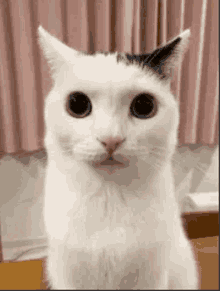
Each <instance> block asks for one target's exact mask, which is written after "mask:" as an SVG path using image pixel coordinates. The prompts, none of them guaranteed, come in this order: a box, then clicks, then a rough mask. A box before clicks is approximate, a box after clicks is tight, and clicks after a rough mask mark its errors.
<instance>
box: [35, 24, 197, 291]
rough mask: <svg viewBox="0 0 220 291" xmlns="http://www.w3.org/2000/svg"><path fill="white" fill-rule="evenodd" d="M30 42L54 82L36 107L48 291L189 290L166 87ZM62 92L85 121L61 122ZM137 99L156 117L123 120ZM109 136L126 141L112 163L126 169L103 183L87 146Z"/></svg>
mask: <svg viewBox="0 0 220 291" xmlns="http://www.w3.org/2000/svg"><path fill="white" fill-rule="evenodd" d="M39 36H40V43H41V46H42V48H43V51H44V53H45V56H46V58H47V59H48V61H49V62H50V63H51V66H52V68H53V74H52V76H53V79H54V86H53V88H52V90H51V92H50V93H49V95H48V96H47V99H46V101H45V123H46V137H45V145H46V148H47V152H48V168H47V175H46V181H45V199H44V220H45V226H46V230H47V234H48V243H49V251H48V261H47V272H48V276H49V280H50V283H51V285H52V288H53V289H168V288H173V289H197V288H198V286H197V284H198V279H197V271H196V265H195V261H194V256H193V252H192V249H191V245H190V243H189V241H188V240H187V238H186V235H185V233H184V231H183V227H182V223H181V219H180V211H179V207H178V205H177V203H176V198H175V193H174V183H173V177H172V171H171V158H172V155H173V153H174V150H175V146H176V144H177V129H178V125H179V113H178V105H177V103H176V101H175V99H174V98H173V96H172V94H171V93H170V88H169V83H168V82H167V83H165V82H162V81H160V80H159V79H158V78H157V76H156V75H154V74H152V73H151V72H150V71H143V70H141V69H140V68H139V67H138V66H136V65H134V66H126V65H124V64H123V63H117V62H116V58H115V56H114V55H109V56H103V55H95V56H85V55H82V54H80V53H78V52H76V51H74V50H73V49H71V48H68V47H67V46H65V45H64V44H62V43H61V42H59V41H58V40H57V39H56V38H54V37H52V36H51V35H50V34H49V33H47V32H46V31H45V30H44V29H43V28H42V27H40V28H39ZM188 37H189V33H185V34H183V43H186V42H185V41H184V39H185V40H186V39H188ZM179 51H180V52H181V49H180V50H179ZM71 91H83V92H84V93H85V94H87V95H88V96H89V98H90V99H91V102H92V106H93V109H92V110H93V111H92V114H91V115H89V116H87V117H86V118H82V119H77V118H73V117H72V116H70V115H69V114H68V113H67V111H66V109H65V104H66V103H65V102H66V97H67V95H68V94H69V93H70V92H71ZM146 91H147V92H149V93H151V94H152V95H154V96H155V98H156V99H157V102H158V108H159V110H158V112H157V114H156V115H155V116H154V117H153V118H150V119H146V120H140V119H137V118H134V117H132V116H130V115H129V106H130V103H131V101H132V99H133V98H134V97H135V96H136V95H137V94H139V93H141V92H146ZM109 136H121V137H122V138H125V137H126V141H125V143H123V145H122V146H121V147H120V148H119V149H118V150H117V151H116V153H115V157H116V158H117V159H118V160H119V161H126V162H127V167H125V168H123V169H120V170H117V169H116V170H115V171H114V172H113V173H111V174H110V173H109V172H108V171H107V170H106V171H104V170H103V169H95V168H94V167H93V166H92V162H93V161H96V160H100V158H101V157H102V156H103V155H104V154H105V150H104V147H103V146H102V145H101V143H100V142H99V141H98V140H97V138H98V139H100V140H103V139H105V138H106V137H109Z"/></svg>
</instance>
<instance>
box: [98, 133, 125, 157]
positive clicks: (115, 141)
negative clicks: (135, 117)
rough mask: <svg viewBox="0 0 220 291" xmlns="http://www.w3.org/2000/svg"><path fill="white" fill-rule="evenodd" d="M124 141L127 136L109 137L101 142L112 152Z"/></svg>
mask: <svg viewBox="0 0 220 291" xmlns="http://www.w3.org/2000/svg"><path fill="white" fill-rule="evenodd" d="M124 141H125V138H124V139H122V138H121V137H108V138H106V139H104V140H102V141H100V142H101V144H102V145H103V146H104V147H105V148H106V150H107V151H108V152H109V153H110V154H112V153H113V152H114V151H115V150H116V149H117V148H118V147H119V146H120V145H121V144H122V143H123V142H124Z"/></svg>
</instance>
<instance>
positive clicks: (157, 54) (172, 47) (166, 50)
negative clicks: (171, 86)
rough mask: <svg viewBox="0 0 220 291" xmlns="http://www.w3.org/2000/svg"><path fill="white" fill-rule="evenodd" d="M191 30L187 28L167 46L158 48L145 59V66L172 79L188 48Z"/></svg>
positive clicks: (162, 76) (161, 75) (163, 77)
mask: <svg viewBox="0 0 220 291" xmlns="http://www.w3.org/2000/svg"><path fill="white" fill-rule="evenodd" d="M189 40H190V30H189V29H187V30H185V31H184V32H182V33H181V34H180V35H179V36H178V37H175V38H174V39H172V40H171V41H169V42H168V43H167V44H166V45H165V46H163V47H160V48H158V49H156V50H155V51H154V52H152V53H151V54H149V56H148V57H147V58H146V59H145V61H144V66H145V65H147V66H148V67H150V68H152V69H153V70H154V71H155V72H156V73H158V74H159V76H160V77H161V78H162V79H168V80H170V79H172V77H173V72H174V69H175V67H176V66H178V65H179V63H180V62H181V61H182V59H183V55H184V54H185V52H186V51H187V49H188V46H189Z"/></svg>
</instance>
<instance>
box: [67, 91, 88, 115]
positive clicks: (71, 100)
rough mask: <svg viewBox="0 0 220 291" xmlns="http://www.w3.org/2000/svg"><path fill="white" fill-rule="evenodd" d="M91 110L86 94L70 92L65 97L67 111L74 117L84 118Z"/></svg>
mask: <svg viewBox="0 0 220 291" xmlns="http://www.w3.org/2000/svg"><path fill="white" fill-rule="evenodd" d="M91 111H92V104H91V101H90V100H89V98H88V96H86V95H85V94H84V93H82V92H72V93H70V94H69V95H68V97H67V112H68V113H69V114H70V115H71V116H73V117H75V118H84V117H86V116H88V115H89V114H90V113H91Z"/></svg>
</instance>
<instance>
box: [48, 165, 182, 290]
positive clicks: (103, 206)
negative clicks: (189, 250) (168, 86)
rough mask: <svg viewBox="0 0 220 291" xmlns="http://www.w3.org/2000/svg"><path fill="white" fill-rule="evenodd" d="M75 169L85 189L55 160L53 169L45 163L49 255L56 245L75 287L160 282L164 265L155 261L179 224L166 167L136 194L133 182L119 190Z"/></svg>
mask: <svg viewBox="0 0 220 291" xmlns="http://www.w3.org/2000/svg"><path fill="white" fill-rule="evenodd" d="M75 166H76V165H75ZM52 169H53V170H52ZM146 170H147V169H146ZM76 171H77V173H78V176H77V177H78V183H79V185H80V184H81V183H82V182H83V181H84V182H86V184H87V185H88V188H87V187H85V188H83V187H82V188H81V191H80V189H79V188H78V187H77V183H76V181H75V180H72V179H71V174H70V173H69V176H68V175H62V174H61V172H60V171H59V170H58V169H55V167H54V164H53V163H51V168H50V164H49V168H48V174H47V178H46V191H47V195H46V196H45V205H44V217H45V225H46V228H47V232H48V233H49V234H50V235H49V237H48V239H49V242H50V243H51V245H53V248H52V250H50V252H51V256H53V252H54V255H55V250H56V246H57V247H58V246H59V248H60V249H61V250H62V251H63V256H64V259H65V260H66V268H69V270H72V274H73V282H74V285H75V287H76V288H80V289H81V288H83V289H84V288H85V289H86V288H92V286H93V287H94V289H103V288H104V289H116V288H122V289H123V288H131V287H132V286H133V287H134V288H135V286H136V288H139V287H140V288H141V286H142V287H143V286H145V287H147V286H148V285H147V284H149V286H152V285H155V284H156V285H157V284H159V281H160V280H162V278H161V279H159V278H160V275H161V274H162V275H163V276H165V273H164V272H165V269H163V268H162V265H160V264H157V263H156V262H158V261H160V262H165V260H166V256H167V255H168V254H169V250H171V241H173V239H174V233H175V231H176V229H179V227H180V226H179V220H178V215H177V210H176V207H175V201H174V195H172V193H168V192H170V191H173V188H172V187H170V185H172V184H171V183H170V182H171V181H170V167H168V166H167V167H166V169H164V170H163V172H162V173H161V175H159V176H158V175H157V176H154V177H152V178H153V179H152V180H151V181H148V185H146V184H145V192H140V191H139V192H138V191H137V192H136V193H135V189H134V188H132V187H134V185H133V186H132V185H131V186H130V188H129V187H128V189H126V191H124V192H123V188H120V187H119V186H118V185H115V183H107V182H105V183H103V181H102V179H101V177H99V176H94V175H93V174H92V173H90V175H89V170H88V172H86V170H85V168H83V169H80V166H78V167H77V166H76ZM82 171H83V172H82ZM81 174H83V175H82V176H80V175H81ZM87 174H88V175H87ZM161 177H164V179H163V178H161ZM58 180H59V183H56V184H54V183H53V182H54V181H58ZM146 181H147V179H146ZM53 185H54V186H53ZM155 189H157V190H156V191H155ZM161 190H162V191H161ZM132 191H133V192H132ZM152 191H153V192H152ZM168 194H169V195H168ZM123 196H124V197H123ZM52 199H53V205H51V200H52ZM51 206H52V207H51ZM174 219H176V222H175V223H173V220H174ZM175 235H177V233H175ZM61 250H60V251H61ZM62 251H61V252H62ZM73 261H74V262H75V263H74V267H72V262H73ZM162 264H163V263H162ZM159 274H160V275H159ZM88 276H90V279H88ZM146 276H148V278H147V277H146ZM126 277H127V279H126ZM146 279H147V282H148V283H147V284H146ZM137 280H138V282H139V283H138V285H137ZM155 280H158V282H157V283H156V281H155ZM125 282H127V283H125ZM91 284H92V285H91ZM127 284H128V285H127ZM138 286H139V287H138Z"/></svg>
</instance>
